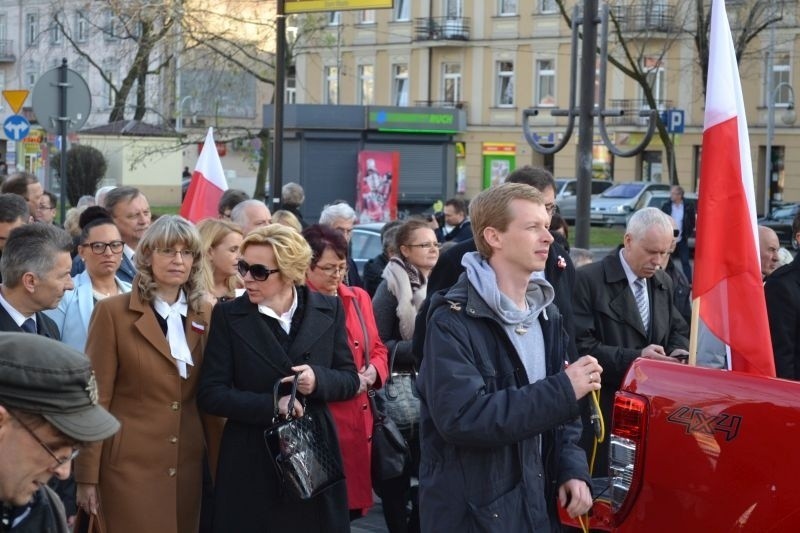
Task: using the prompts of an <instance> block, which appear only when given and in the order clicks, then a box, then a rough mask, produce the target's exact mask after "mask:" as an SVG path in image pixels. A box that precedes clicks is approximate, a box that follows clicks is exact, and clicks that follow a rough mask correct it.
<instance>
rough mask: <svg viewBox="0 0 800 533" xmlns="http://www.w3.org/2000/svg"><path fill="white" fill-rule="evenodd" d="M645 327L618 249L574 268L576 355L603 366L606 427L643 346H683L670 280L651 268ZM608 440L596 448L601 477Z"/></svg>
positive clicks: (684, 332) (684, 338) (670, 348)
mask: <svg viewBox="0 0 800 533" xmlns="http://www.w3.org/2000/svg"><path fill="white" fill-rule="evenodd" d="M647 291H648V295H649V298H650V327H649V329H648V330H645V329H644V326H643V325H642V319H641V317H640V316H639V308H638V307H637V306H636V299H635V298H634V296H633V292H632V291H631V290H630V285H628V278H627V277H626V276H625V270H624V269H623V268H622V262H621V260H620V258H619V249H617V250H615V251H614V252H612V253H610V254H609V255H607V256H606V257H604V258H603V260H602V261H599V262H596V263H591V264H588V265H585V266H583V267H581V268H579V269H578V270H577V275H576V283H575V293H574V299H573V302H572V303H573V306H572V310H573V312H574V313H575V340H576V344H577V347H578V353H579V354H581V355H583V354H589V355H593V356H594V357H596V358H597V359H598V360H599V361H600V365H601V366H602V367H603V378H602V380H603V388H602V389H601V392H600V405H601V406H602V412H603V417H604V418H605V420H606V427H610V423H611V411H612V406H613V401H614V393H615V392H616V391H617V390H619V387H620V384H621V382H622V378H623V377H624V375H625V372H627V370H628V367H629V366H630V364H631V363H632V362H633V360H634V359H636V358H637V357H639V354H641V352H642V348H645V347H646V346H648V345H650V344H658V345H659V346H662V347H663V348H664V350H665V351H666V353H667V354H669V353H671V352H672V351H673V350H674V349H676V348H682V349H684V350H685V349H688V347H689V340H688V339H689V328H688V326H687V324H686V321H685V320H684V319H683V317H681V315H680V313H679V312H678V310H677V309H676V308H675V306H674V301H673V298H674V294H673V290H672V280H671V279H670V278H669V276H668V275H667V274H665V273H664V272H663V271H661V270H658V271H656V273H655V275H654V276H653V277H652V278H649V279H648V280H647ZM607 450H608V438H606V439H605V442H604V443H603V444H601V445H600V446H599V447H598V450H597V466H596V468H595V473H597V474H598V475H605V469H606V465H607V459H608V458H607V455H608V453H607Z"/></svg>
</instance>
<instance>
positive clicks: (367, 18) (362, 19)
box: [358, 9, 375, 24]
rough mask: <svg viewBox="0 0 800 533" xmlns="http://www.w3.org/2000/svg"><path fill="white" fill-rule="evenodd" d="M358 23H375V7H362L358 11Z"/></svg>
mask: <svg viewBox="0 0 800 533" xmlns="http://www.w3.org/2000/svg"><path fill="white" fill-rule="evenodd" d="M358 23H359V24H375V10H374V9H362V10H361V11H359V13H358Z"/></svg>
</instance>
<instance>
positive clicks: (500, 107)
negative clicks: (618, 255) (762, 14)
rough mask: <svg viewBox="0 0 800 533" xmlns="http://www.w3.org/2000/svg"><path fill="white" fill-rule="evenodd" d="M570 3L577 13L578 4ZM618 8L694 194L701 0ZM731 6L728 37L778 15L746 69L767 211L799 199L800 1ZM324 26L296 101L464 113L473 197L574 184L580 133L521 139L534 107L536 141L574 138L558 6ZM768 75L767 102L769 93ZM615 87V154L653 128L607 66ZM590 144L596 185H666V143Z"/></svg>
mask: <svg viewBox="0 0 800 533" xmlns="http://www.w3.org/2000/svg"><path fill="white" fill-rule="evenodd" d="M579 3H580V2H579ZM565 4H567V5H566V9H567V12H569V13H570V14H571V9H572V5H573V4H574V2H565ZM611 4H612V7H611V9H612V10H614V14H615V16H616V18H617V21H618V25H619V31H620V34H621V35H622V37H623V38H624V39H625V40H626V41H627V42H628V44H629V47H630V49H631V50H633V55H634V57H635V58H636V61H637V62H638V64H639V65H640V66H641V67H642V69H643V70H644V71H645V72H646V75H647V80H648V82H649V84H650V86H651V88H652V92H653V96H654V98H655V99H656V104H657V107H658V108H659V110H661V111H664V110H680V111H682V112H683V133H681V134H675V135H674V144H675V146H676V150H675V165H676V169H677V175H678V179H679V181H680V183H681V184H682V185H683V186H684V187H685V188H686V189H687V190H696V189H697V186H698V180H699V169H700V157H701V144H702V128H703V107H704V94H703V80H702V75H701V70H700V68H699V67H698V54H697V51H696V48H695V44H694V41H693V31H694V30H693V28H694V27H696V21H695V20H694V18H693V17H694V16H695V14H694V12H693V11H694V7H693V6H694V2H692V3H691V6H689V4H688V3H686V2H682V1H681V0H669V1H667V0H646V1H641V2H612V3H611ZM729 4H730V6H729V7H728V10H729V16H730V18H731V25H732V28H733V32H734V35H737V34H738V33H737V32H738V31H740V30H741V29H742V28H743V27H744V26H745V25H746V24H748V22H747V17H746V15H747V14H748V13H749V12H750V10H753V9H759V8H760V7H762V8H763V7H764V5H767V4H769V5H770V6H772V7H771V8H770V9H773V8H774V9H776V10H777V11H775V13H778V14H779V15H781V17H782V18H781V20H780V21H779V22H777V23H776V24H774V29H775V31H774V35H773V34H772V32H771V31H769V30H766V31H762V32H761V33H759V34H758V35H757V36H756V38H755V39H753V41H752V42H751V43H750V44H749V45H748V48H747V53H746V54H744V55H743V57H742V61H741V64H740V70H741V76H742V85H743V92H744V98H745V105H746V110H747V117H748V122H749V125H750V134H751V150H752V154H751V155H752V160H753V165H754V169H753V173H754V176H755V179H756V185H757V198H758V199H759V201H758V202H757V203H758V204H759V213H761V212H763V211H764V210H766V206H767V205H768V202H774V201H780V200H783V201H800V168H798V165H797V163H796V161H795V159H794V158H795V157H797V156H795V154H798V153H799V152H798V150H797V148H800V136H798V133H797V129H796V128H795V127H794V124H793V122H792V121H791V120H790V119H791V118H792V117H791V115H793V113H787V108H788V107H789V104H790V101H791V100H792V98H791V88H790V86H793V85H794V80H795V69H794V68H793V65H794V64H795V57H796V56H797V53H798V42H800V40H798V39H797V36H798V27H797V2H796V1H782V2H765V1H761V2H759V1H756V0H751V1H749V2H748V1H744V2H731V3H729ZM690 7H691V8H690ZM325 16H326V17H327V33H328V39H327V40H326V41H325V42H324V44H322V45H317V46H314V47H309V48H306V49H304V50H302V51H301V53H299V54H298V55H297V59H296V71H297V79H296V82H295V87H294V94H293V97H294V98H295V101H296V103H298V104H344V105H382V106H425V107H442V106H444V107H448V106H450V107H457V108H459V109H463V110H464V111H465V113H466V117H467V126H466V131H464V132H462V133H460V134H459V135H457V136H456V137H455V142H456V143H463V144H461V148H462V149H463V157H464V161H465V167H466V186H465V187H464V188H463V189H464V190H463V192H464V194H465V195H466V196H467V197H472V196H474V195H475V194H476V193H477V192H478V191H480V190H481V189H483V188H485V187H486V186H488V185H489V184H490V183H492V180H496V179H501V178H502V177H503V175H504V174H505V173H507V172H508V171H510V170H512V169H513V168H514V167H515V166H520V165H523V164H533V165H540V166H546V167H548V168H550V169H552V170H553V172H554V174H555V175H556V176H557V177H571V176H574V174H575V156H576V153H575V152H576V147H577V140H576V138H575V137H574V136H573V138H572V139H571V140H570V142H569V143H568V144H567V145H566V147H565V148H564V149H563V150H562V151H560V152H559V153H557V154H556V155H554V156H544V155H541V154H539V153H537V152H535V151H534V150H533V149H532V148H531V147H530V146H529V144H528V143H527V142H526V140H525V138H524V136H523V133H522V120H523V119H522V113H523V110H525V109H527V108H532V107H537V108H540V113H539V114H538V115H537V116H536V117H533V118H531V119H530V122H529V125H530V129H531V131H532V132H533V133H534V134H535V135H536V137H537V138H538V139H539V141H540V142H541V143H543V144H547V143H551V144H552V143H554V142H557V141H558V140H559V139H561V136H563V134H564V132H565V130H566V124H567V123H566V119H565V118H560V117H558V118H557V117H553V116H551V115H550V113H549V112H548V108H562V109H563V108H566V107H567V106H568V102H569V94H570V78H571V74H570V57H571V51H572V46H571V40H570V31H569V27H568V25H567V23H566V22H565V20H564V17H563V16H562V13H561V11H560V8H559V5H558V3H557V2H556V1H555V0H489V1H480V0H426V1H422V2H412V1H410V0H395V2H394V7H393V8H392V9H391V10H389V9H385V10H371V11H342V12H331V13H326V14H325ZM750 24H751V25H752V22H750ZM618 43H619V37H616V36H612V38H611V39H610V45H609V51H610V53H611V54H612V55H614V57H617V58H622V55H621V54H620V49H619V46H618ZM765 56H771V58H772V62H771V63H770V62H768V61H766V60H765ZM768 78H771V82H770V83H771V85H770V87H772V88H773V90H772V91H771V92H772V94H771V95H768V94H766V93H767V90H768V88H767V83H766V80H767V79H768ZM607 80H608V81H607V85H606V101H605V107H606V108H607V109H620V110H624V111H625V114H624V115H622V116H620V117H609V118H607V119H606V124H607V126H608V131H609V133H610V138H611V140H612V141H613V142H614V143H615V145H616V146H618V147H619V148H620V149H621V150H623V151H624V150H629V149H631V148H632V147H634V146H636V145H638V144H639V142H640V141H641V139H642V138H643V135H644V132H645V130H646V127H645V123H646V119H643V118H640V117H639V116H638V112H639V111H640V110H642V109H646V108H647V105H646V103H645V100H644V95H643V92H642V89H641V86H640V85H638V84H637V83H636V82H634V81H633V80H632V79H630V78H629V77H626V76H625V75H624V74H623V73H622V71H620V70H619V69H617V68H614V67H613V66H611V67H609V68H608V74H607ZM595 95H596V97H597V95H599V87H596V90H595ZM770 106H773V108H774V110H775V115H774V116H775V121H774V124H775V127H774V137H773V143H772V145H773V148H772V159H773V165H772V168H773V173H772V179H771V180H766V179H765V175H766V168H765V166H766V157H765V156H766V144H767V143H766V134H767V122H768V114H769V113H768V110H769V108H770ZM595 132H597V128H596V127H595ZM595 135H596V139H595V148H594V153H593V168H594V171H595V174H596V175H597V176H598V177H604V178H608V179H614V180H616V181H631V180H635V179H644V180H652V181H664V182H667V181H669V175H668V172H667V165H668V161H667V153H666V150H665V149H664V146H663V143H662V142H661V141H660V140H659V138H658V136H656V137H654V139H653V140H652V141H651V142H650V144H649V145H648V147H647V148H646V150H645V151H643V152H642V153H640V154H639V155H637V156H635V157H631V158H621V157H615V156H614V155H613V154H612V153H611V152H610V151H609V150H608V149H607V148H606V147H605V146H604V145H603V144H602V142H601V141H600V139H599V135H597V133H596V134H595ZM447 179H448V180H453V181H455V180H457V179H458V178H457V176H455V175H452V176H448V177H447ZM767 184H768V186H767Z"/></svg>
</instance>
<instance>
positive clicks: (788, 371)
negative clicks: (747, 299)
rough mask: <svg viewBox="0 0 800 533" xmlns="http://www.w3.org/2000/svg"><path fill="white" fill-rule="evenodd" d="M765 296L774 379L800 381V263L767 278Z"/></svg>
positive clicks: (789, 265) (780, 269) (781, 269)
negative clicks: (773, 357) (775, 377)
mask: <svg viewBox="0 0 800 533" xmlns="http://www.w3.org/2000/svg"><path fill="white" fill-rule="evenodd" d="M764 293H765V295H766V298H767V313H768V314H769V331H770V334H771V336H772V351H773V353H774V354H775V372H776V375H777V376H778V377H779V378H784V379H794V380H800V260H798V259H795V260H794V261H792V262H791V263H789V264H788V265H785V266H782V267H781V268H779V269H778V270H776V271H775V272H773V273H772V274H770V275H769V276H768V277H767V281H766V283H765V284H764Z"/></svg>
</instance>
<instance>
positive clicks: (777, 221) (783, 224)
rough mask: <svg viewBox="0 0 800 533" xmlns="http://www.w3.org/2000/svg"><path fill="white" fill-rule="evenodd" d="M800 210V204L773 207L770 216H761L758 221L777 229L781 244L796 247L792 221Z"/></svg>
mask: <svg viewBox="0 0 800 533" xmlns="http://www.w3.org/2000/svg"><path fill="white" fill-rule="evenodd" d="M798 212H800V204H784V205H781V206H778V207H776V208H775V209H773V210H772V213H770V214H769V216H766V217H764V218H759V219H758V223H759V224H760V225H762V226H767V227H768V228H772V229H773V230H775V233H777V234H778V240H780V242H781V246H785V247H787V248H793V247H796V243H795V239H794V234H793V233H792V222H793V221H794V217H795V216H796V215H797V213H798Z"/></svg>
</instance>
